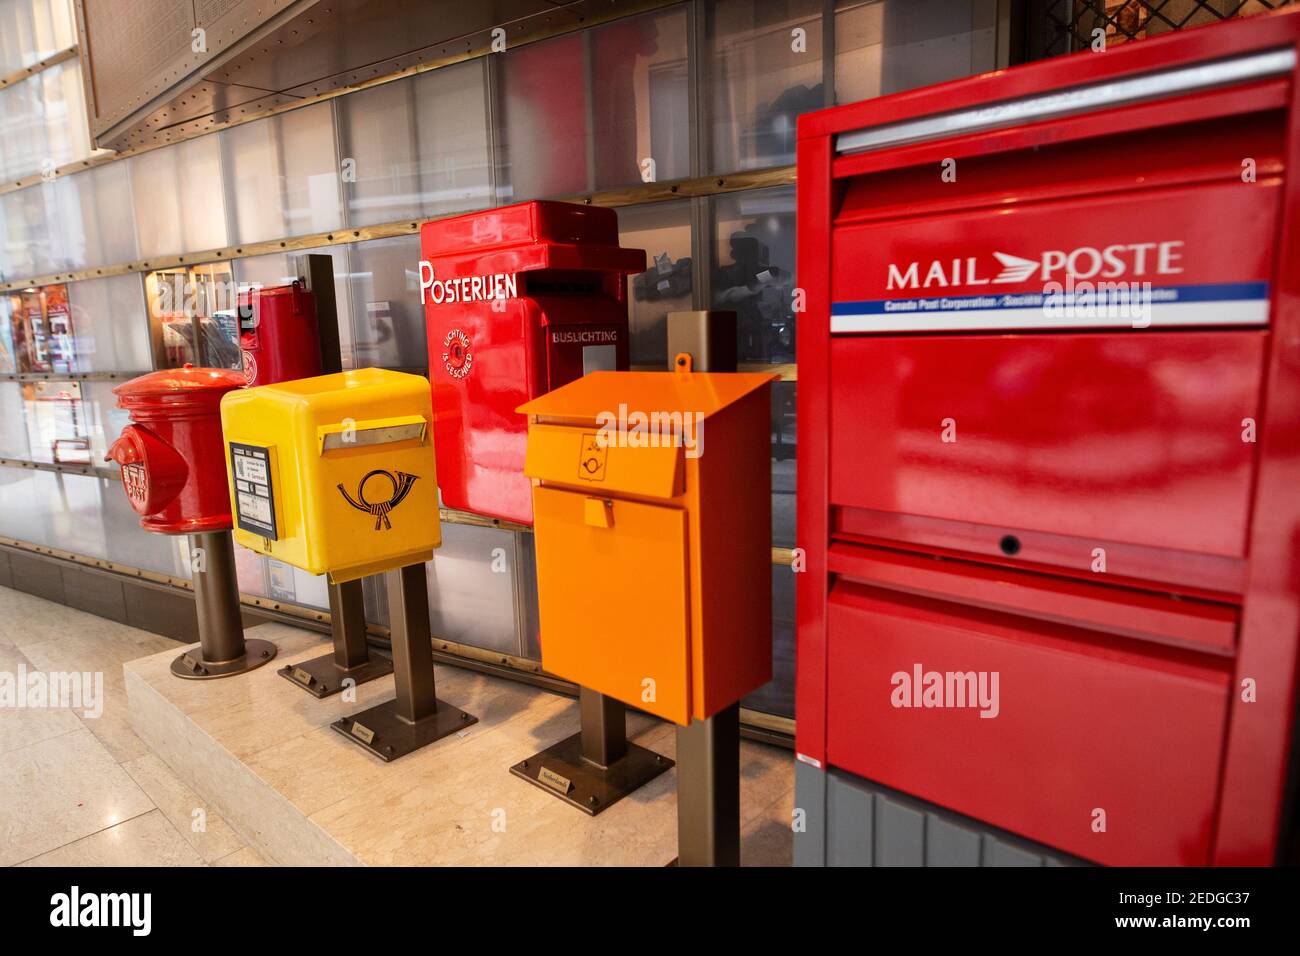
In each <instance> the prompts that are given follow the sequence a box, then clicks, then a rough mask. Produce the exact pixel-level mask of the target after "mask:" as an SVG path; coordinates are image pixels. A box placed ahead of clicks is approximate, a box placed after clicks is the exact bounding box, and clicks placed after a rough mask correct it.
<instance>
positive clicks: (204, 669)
mask: <svg viewBox="0 0 1300 956" xmlns="http://www.w3.org/2000/svg"><path fill="white" fill-rule="evenodd" d="M277 650H279V648H277V647H276V646H275V645H274V644H272V643H271V642H270V641H263V640H261V639H259V638H256V637H248V638H245V639H244V656H243V657H236V658H235V659H234V660H233V661H220V662H216V663H214V662H212V661H205V660H203V658H202V656H201V655H202V653H203V651H202V649H201V648H196V649H195V650H192V651H186V652H185V653H184V654H182V655H181V656H180V657H178V658H176V660H174V661H172V676H173V677H183V678H184V679H185V680H215V679H216V678H218V677H234V676H235V675H236V674H243V673H244V672H246V671H251V670H253V669H254V668H256V667H261V666H262V665H263V664H265V663H266V662H267V661H269V660H271V659H272V658H274V657H275V652H276V651H277Z"/></svg>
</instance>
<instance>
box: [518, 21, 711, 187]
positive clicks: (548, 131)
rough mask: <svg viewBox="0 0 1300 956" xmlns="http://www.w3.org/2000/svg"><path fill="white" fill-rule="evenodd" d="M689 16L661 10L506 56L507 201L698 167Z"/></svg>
mask: <svg viewBox="0 0 1300 956" xmlns="http://www.w3.org/2000/svg"><path fill="white" fill-rule="evenodd" d="M686 23H687V13H686V9H685V8H684V7H678V8H675V9H672V10H666V11H656V12H654V13H647V14H643V15H641V16H637V17H630V18H628V19H625V20H619V21H617V22H615V23H610V24H606V25H604V26H600V27H596V28H594V29H591V30H585V31H583V32H581V33H576V34H570V35H567V36H561V37H555V38H553V39H550V40H546V41H544V42H542V43H533V44H529V45H528V46H524V47H520V48H518V49H515V50H511V51H510V52H508V53H506V54H504V55H503V56H501V57H500V58H498V59H497V60H496V65H497V68H498V69H499V74H498V77H499V86H500V90H501V114H502V115H501V119H500V125H499V128H498V131H497V137H498V143H499V155H498V157H497V162H498V187H497V189H498V201H499V202H501V203H503V204H504V203H508V202H517V201H520V200H524V199H537V198H542V197H553V196H563V195H568V194H572V193H581V192H586V191H589V190H593V189H609V188H613V187H617V186H627V185H630V184H633V183H639V182H660V181H663V180H668V179H680V178H683V177H686V176H689V175H690V143H689V133H690V130H689V118H690V109H689V104H690V99H689V93H688V84H687V76H688V71H687V42H686V36H687V30H686Z"/></svg>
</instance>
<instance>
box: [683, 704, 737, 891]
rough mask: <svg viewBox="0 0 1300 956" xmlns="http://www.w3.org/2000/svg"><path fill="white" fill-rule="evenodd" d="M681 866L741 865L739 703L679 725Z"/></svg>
mask: <svg viewBox="0 0 1300 956" xmlns="http://www.w3.org/2000/svg"><path fill="white" fill-rule="evenodd" d="M677 865H678V866H740V704H732V705H731V706H730V707H727V708H726V709H724V710H720V711H718V712H717V713H716V714H714V715H713V716H712V717H710V718H708V719H707V720H693V721H691V723H690V726H688V727H678V728H677Z"/></svg>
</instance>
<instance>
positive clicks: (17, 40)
mask: <svg viewBox="0 0 1300 956" xmlns="http://www.w3.org/2000/svg"><path fill="white" fill-rule="evenodd" d="M76 42H77V28H76V25H75V24H74V22H73V19H72V4H70V3H68V2H67V0H5V2H4V3H0V76H4V75H7V74H9V73H15V72H17V71H18V70H21V69H22V68H23V67H27V66H31V65H32V64H34V63H39V62H40V61H41V60H43V59H45V58H46V57H47V56H49V55H50V54H52V53H57V52H59V51H60V50H66V49H67V48H68V47H70V46H72V45H73V44H74V43H76Z"/></svg>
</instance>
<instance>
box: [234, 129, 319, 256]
mask: <svg viewBox="0 0 1300 956" xmlns="http://www.w3.org/2000/svg"><path fill="white" fill-rule="evenodd" d="M218 136H220V138H221V145H222V149H223V151H224V152H223V162H222V166H223V169H224V170H225V171H226V182H225V189H226V197H227V200H228V201H229V203H230V206H231V209H230V210H229V211H230V213H231V214H232V215H233V221H234V234H235V237H236V238H235V241H236V242H261V241H263V240H265V239H279V238H282V237H284V236H300V235H304V234H307V233H312V232H327V231H328V230H330V229H337V228H339V226H340V225H341V224H342V221H343V204H342V192H341V188H340V182H341V176H342V170H341V169H340V168H339V167H338V166H337V165H336V159H335V148H334V118H333V113H332V112H331V108H330V104H329V103H318V104H316V105H315V106H306V107H303V108H302V109H298V110H292V111H290V112H288V113H283V114H281V115H279V116H271V117H268V118H266V119H261V120H254V121H253V122H251V123H244V124H241V125H239V126H232V127H230V128H229V129H225V130H222V131H221V132H220V133H219V134H218Z"/></svg>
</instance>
